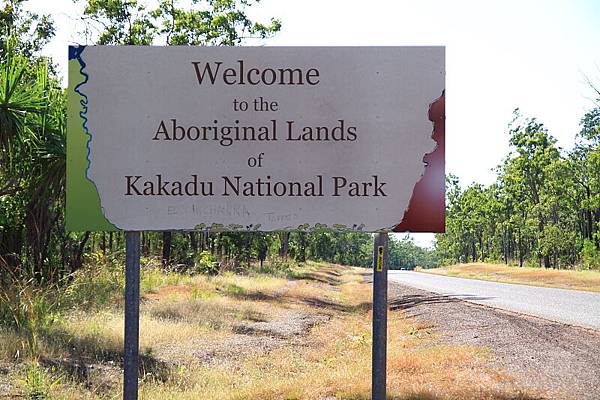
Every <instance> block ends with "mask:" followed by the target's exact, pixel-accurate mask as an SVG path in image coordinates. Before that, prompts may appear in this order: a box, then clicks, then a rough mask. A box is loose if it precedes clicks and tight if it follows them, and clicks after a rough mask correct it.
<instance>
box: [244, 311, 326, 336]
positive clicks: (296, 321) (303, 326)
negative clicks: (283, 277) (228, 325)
mask: <svg viewBox="0 0 600 400" xmlns="http://www.w3.org/2000/svg"><path fill="white" fill-rule="evenodd" d="M329 318H330V317H329V315H325V314H310V313H303V312H295V311H289V312H285V313H283V314H281V315H279V316H278V317H277V318H275V319H273V320H271V321H265V322H263V321H258V322H242V323H240V324H237V325H236V326H234V328H233V331H234V332H236V333H240V334H245V335H261V336H272V337H278V338H282V339H289V338H292V337H294V336H300V335H305V334H307V333H308V332H309V331H310V329H311V328H312V327H313V326H315V325H316V324H319V323H322V322H326V321H329Z"/></svg>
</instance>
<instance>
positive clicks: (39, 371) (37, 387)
mask: <svg viewBox="0 0 600 400" xmlns="http://www.w3.org/2000/svg"><path fill="white" fill-rule="evenodd" d="M60 380H61V379H60V378H56V379H52V378H51V377H50V376H49V375H48V373H47V372H46V371H45V370H44V369H43V368H42V367H41V366H40V365H39V364H38V363H37V362H32V363H30V364H29V365H27V367H26V369H25V379H24V380H23V384H24V386H25V396H26V398H27V399H28V400H46V399H48V400H49V399H51V398H52V395H51V391H52V389H53V388H54V387H56V386H57V385H58V384H59V383H60Z"/></svg>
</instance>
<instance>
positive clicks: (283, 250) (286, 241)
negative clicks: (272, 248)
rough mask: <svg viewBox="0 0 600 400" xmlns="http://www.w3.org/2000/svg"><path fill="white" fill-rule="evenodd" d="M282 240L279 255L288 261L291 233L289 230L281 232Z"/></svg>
mask: <svg viewBox="0 0 600 400" xmlns="http://www.w3.org/2000/svg"><path fill="white" fill-rule="evenodd" d="M279 239H280V240H281V247H280V248H279V256H280V257H282V258H283V259H285V260H286V261H287V258H288V252H289V249H290V233H289V232H288V231H284V232H281V233H280V234H279Z"/></svg>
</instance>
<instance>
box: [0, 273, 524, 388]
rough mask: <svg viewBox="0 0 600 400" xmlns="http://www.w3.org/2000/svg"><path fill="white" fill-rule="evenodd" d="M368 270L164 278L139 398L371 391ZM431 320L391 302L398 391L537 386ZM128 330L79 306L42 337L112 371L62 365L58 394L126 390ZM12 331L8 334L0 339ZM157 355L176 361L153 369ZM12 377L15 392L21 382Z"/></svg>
mask: <svg viewBox="0 0 600 400" xmlns="http://www.w3.org/2000/svg"><path fill="white" fill-rule="evenodd" d="M365 274H366V271H365V270H361V269H354V268H346V267H341V266H337V265H324V264H323V265H316V264H309V265H307V266H305V268H303V269H302V270H298V271H296V274H295V275H296V276H297V277H298V278H297V279H292V280H286V279H281V278H272V277H266V276H260V277H248V276H237V275H231V274H229V275H224V276H219V277H215V278H207V277H194V278H192V279H187V280H185V281H184V282H182V283H181V284H179V285H173V284H168V285H157V286H158V289H155V290H154V291H151V292H148V293H146V294H145V295H144V301H143V304H142V307H141V310H142V315H141V338H140V342H141V350H142V353H143V354H144V355H145V357H147V358H148V359H150V360H155V361H156V363H155V364H149V365H150V366H149V367H148V368H147V370H145V371H144V372H145V373H146V374H145V375H143V379H142V383H141V385H140V395H141V396H140V397H141V399H145V400H154V399H157V400H165V399H177V400H180V399H181V400H183V399H190V400H191V399H194V400H196V399H203V400H211V399H214V400H217V399H218V400H227V399H231V400H242V399H267V400H268V399H289V400H291V399H306V400H313V399H314V400H322V399H326V398H336V399H349V400H350V399H354V400H358V399H368V398H369V397H370V370H371V364H370V360H371V312H370V306H369V305H370V303H371V285H370V284H366V283H364V279H363V278H364V275H365ZM323 315H328V316H329V317H328V318H329V321H328V322H320V323H317V324H316V325H314V326H313V325H310V326H309V325H307V327H306V328H305V329H304V330H303V332H302V333H301V334H297V333H294V334H291V335H290V336H282V337H275V336H272V335H268V334H267V335H264V336H263V335H261V334H257V333H242V334H240V333H239V332H238V331H236V327H237V326H239V325H240V324H259V325H260V324H274V325H277V324H284V325H285V323H286V318H288V317H289V316H301V317H302V318H300V319H299V320H300V321H304V320H306V319H309V317H310V316H323ZM292 319H293V318H292ZM319 321H323V320H322V319H320V320H319ZM289 323H292V322H291V320H290V321H289ZM261 326H262V325H261ZM311 327H312V328H311ZM431 328H432V326H431V325H429V324H425V323H416V322H415V321H414V320H412V319H409V318H406V317H405V315H404V314H403V312H402V311H394V312H390V315H389V322H388V329H389V344H388V377H387V378H388V392H389V393H390V398H391V399H398V400H400V399H402V400H411V399H412V400H418V399H421V400H441V399H467V400H468V399H473V400H474V399H495V400H507V399H518V398H523V399H527V398H528V397H526V396H523V397H518V396H520V394H519V393H520V392H519V390H518V388H515V387H513V386H512V383H511V382H510V378H509V377H507V376H505V375H502V374H500V373H498V372H497V371H493V370H488V369H487V367H486V360H487V359H488V358H489V357H490V355H489V354H488V353H487V352H486V350H485V349H481V348H471V347H461V346H447V345H440V344H439V343H438V337H437V336H436V335H435V334H433V333H432V329H431ZM122 331H123V321H122V313H121V312H119V311H116V310H108V311H103V312H100V311H98V312H93V313H74V314H73V315H71V317H70V318H69V319H68V320H67V321H66V322H65V323H64V324H63V325H62V326H61V327H60V328H59V329H58V330H57V332H56V333H57V335H58V336H55V338H54V339H53V340H47V341H46V342H45V343H44V344H45V347H44V352H45V355H46V356H52V357H62V358H67V359H69V358H73V357H84V358H85V357H88V358H95V359H96V363H97V365H99V366H103V367H105V370H106V371H105V372H103V373H100V374H96V375H93V374H92V375H90V376H88V377H87V378H86V379H85V380H83V381H82V380H81V379H78V378H76V377H72V376H68V375H65V373H64V371H62V372H61V371H56V372H54V373H53V374H61V373H62V374H63V375H61V376H62V378H61V379H62V380H61V382H60V384H59V385H58V386H57V387H55V388H53V389H52V394H53V397H52V398H56V399H113V398H119V396H120V382H121V381H120V379H121V378H120V370H119V368H118V360H114V359H111V357H112V358H114V357H115V354H117V355H118V354H120V349H121V347H122ZM61 335H62V336H61ZM256 335H259V336H256ZM57 338H58V339H57ZM11 340H13V339H11V338H10V336H7V335H4V334H1V335H0V346H1V345H3V344H4V343H8V342H10V341H11ZM10 346H12V345H10V344H9V347H10ZM75 350H76V351H75ZM200 353H201V354H202V355H203V356H202V357H200V356H199V355H198V354H200ZM9 354H10V351H8V352H5V353H0V356H2V357H7V356H8V355H9ZM157 365H159V366H161V368H163V367H164V368H166V370H167V372H166V373H165V371H162V370H153V369H152V368H158V367H156V366H157ZM0 383H2V376H0ZM13 384H14V385H15V391H14V393H19V390H21V391H22V390H24V389H23V387H22V385H21V384H19V383H18V382H13ZM19 385H21V386H19ZM0 397H1V396H0Z"/></svg>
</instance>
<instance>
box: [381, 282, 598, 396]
mask: <svg viewBox="0 0 600 400" xmlns="http://www.w3.org/2000/svg"><path fill="white" fill-rule="evenodd" d="M389 296H390V308H391V310H403V311H404V312H405V313H406V315H407V316H408V317H415V318H417V320H419V321H422V322H423V323H432V324H433V325H434V326H435V328H433V331H434V332H436V331H437V332H439V333H441V334H442V339H441V340H442V341H444V342H446V343H449V344H460V345H473V346H484V347H487V348H489V349H490V350H491V352H492V354H493V356H494V357H493V358H492V359H491V360H490V362H489V366H490V367H491V368H500V369H501V370H504V371H506V372H507V373H508V374H510V375H511V376H512V377H513V379H514V381H515V383H516V384H518V385H522V386H524V387H527V388H532V389H534V390H535V392H536V393H539V394H540V398H542V399H555V400H566V399H578V400H597V399H600V352H599V351H598V349H600V333H598V332H595V331H591V330H586V329H582V328H577V327H572V326H568V325H565V324H561V323H557V322H551V321H547V320H543V319H540V318H535V317H531V316H525V315H521V314H516V313H512V312H507V311H502V310H498V309H494V308H491V307H486V306H480V305H477V304H473V303H468V302H465V301H462V300H458V299H455V298H450V297H447V296H441V295H438V294H435V293H431V292H427V291H423V290H419V289H415V288H412V287H408V286H404V285H400V284H396V283H391V284H390V286H389Z"/></svg>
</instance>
